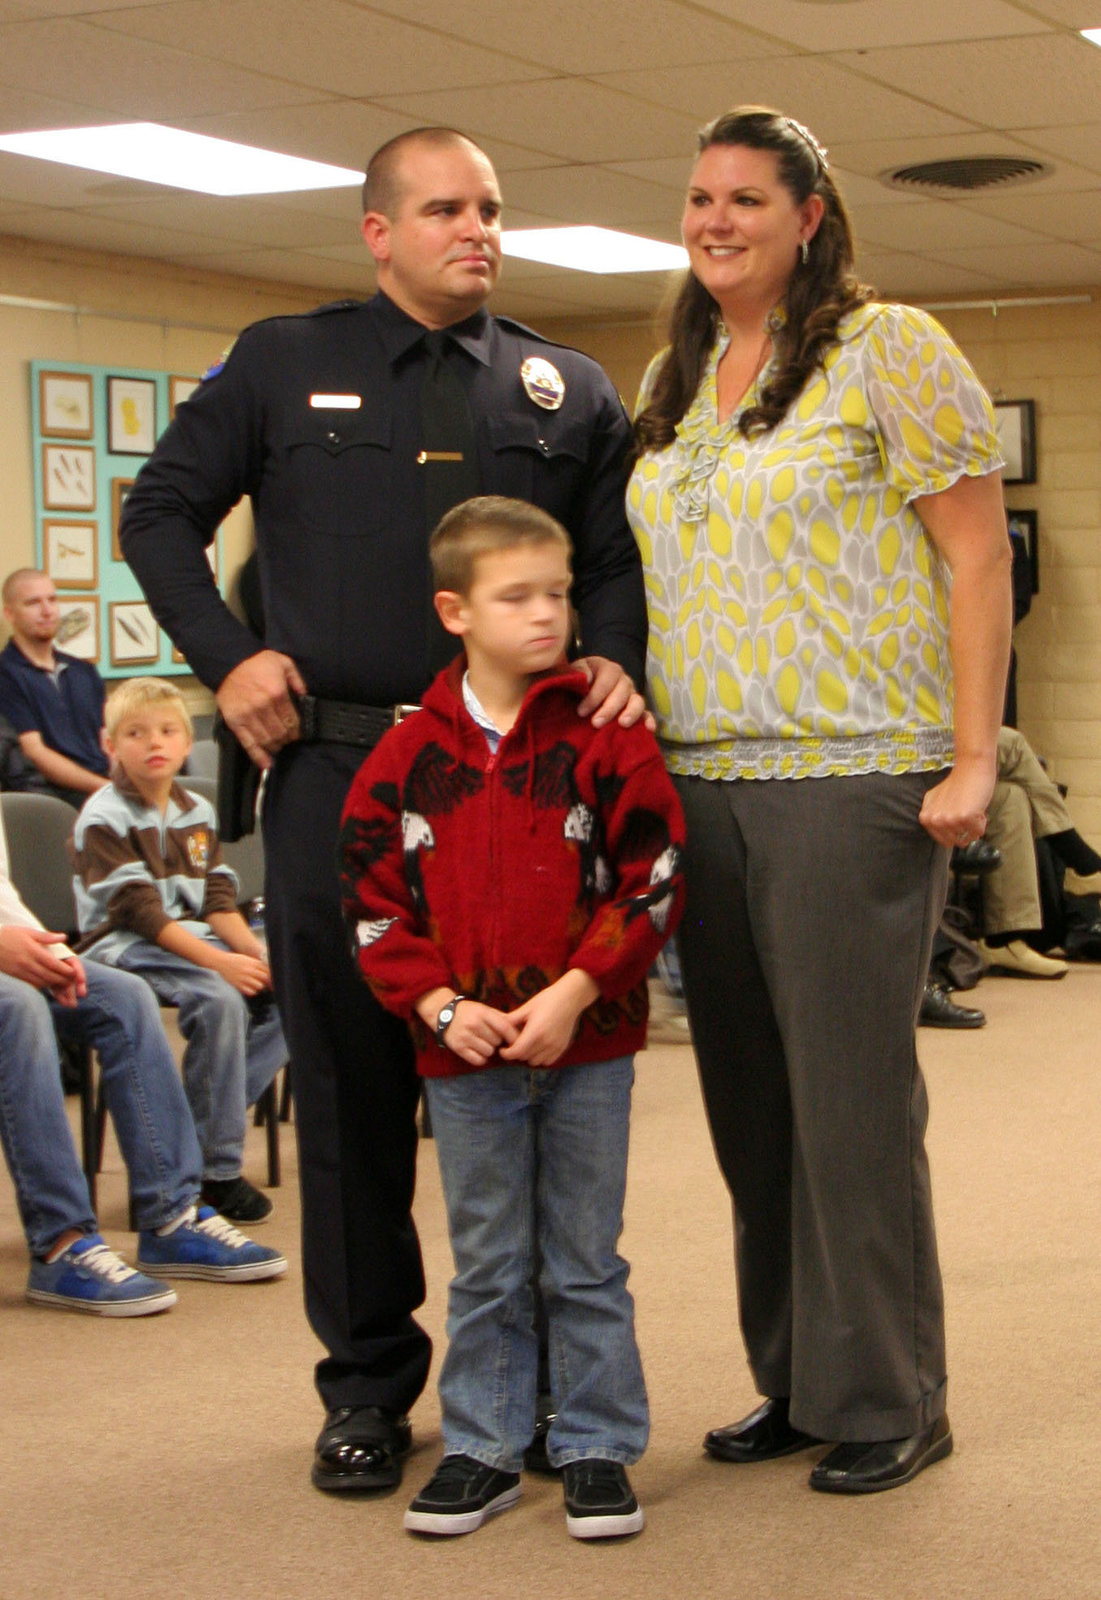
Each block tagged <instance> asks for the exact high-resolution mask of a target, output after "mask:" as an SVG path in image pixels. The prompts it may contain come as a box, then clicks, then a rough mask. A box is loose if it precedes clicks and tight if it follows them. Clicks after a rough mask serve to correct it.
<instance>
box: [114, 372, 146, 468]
mask: <svg viewBox="0 0 1101 1600" xmlns="http://www.w3.org/2000/svg"><path fill="white" fill-rule="evenodd" d="M156 442H157V385H156V384H155V383H154V381H153V379H152V378H108V379H107V449H108V450H109V451H110V453H111V455H113V456H147V455H148V454H149V452H150V451H151V450H152V448H153V446H154V445H155V444H156Z"/></svg>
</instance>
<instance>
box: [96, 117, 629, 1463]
mask: <svg viewBox="0 0 1101 1600" xmlns="http://www.w3.org/2000/svg"><path fill="white" fill-rule="evenodd" d="M364 210H365V216H364V219H363V234H364V238H365V240H366V243H367V246H368V248H369V249H370V252H371V254H372V256H373V257H374V259H375V262H376V263H377V267H378V285H379V291H380V292H379V293H378V294H377V295H375V296H374V297H373V298H372V299H371V300H369V301H367V302H366V303H359V302H342V303H340V304H337V305H330V306H322V307H321V308H320V309H319V310H317V311H314V312H311V313H309V314H308V315H305V316H289V317H276V318H272V319H270V320H268V321H265V322H262V323H258V324H256V325H254V326H253V327H251V328H248V329H246V331H245V332H244V333H243V334H242V335H241V337H240V339H239V340H238V341H237V343H236V345H235V346H234V347H233V349H232V351H231V353H230V354H229V356H228V358H227V359H226V360H225V362H224V363H223V364H222V365H220V366H218V367H216V368H214V369H213V370H212V372H210V373H209V374H208V375H207V377H206V379H205V381H204V382H203V383H202V384H201V385H200V387H199V389H198V390H197V391H196V393H195V394H194V396H193V397H192V398H191V399H190V400H189V401H188V402H186V403H185V404H184V405H183V406H181V407H180V408H179V410H178V412H177V414H176V418H175V420H174V422H173V423H172V425H171V426H170V427H169V429H168V430H167V432H166V433H165V435H164V437H163V438H162V440H161V441H160V443H159V444H158V446H157V448H156V450H155V451H154V453H153V455H152V457H151V458H150V459H149V461H148V462H147V463H146V464H145V466H144V467H143V469H142V471H141V473H140V474H139V477H138V480H137V483H136V484H135V486H134V488H133V489H132V491H131V493H130V496H129V498H128V500H127V503H126V508H125V512H124V516H123V520H122V526H121V529H120V539H121V543H122V548H123V551H124V553H125V555H126V559H127V560H128V561H129V563H130V564H131V566H132V567H133V569H134V571H135V573H136V574H137V576H138V579H139V581H140V582H141V585H142V588H143V589H144V591H145V593H146V595H147V597H148V599H149V601H150V604H151V605H152V607H153V610H154V611H155V613H156V615H157V617H158V619H159V621H160V622H161V624H162V625H163V626H164V628H165V629H166V630H167V632H168V633H169V635H170V636H171V637H172V639H173V640H174V641H175V642H176V644H177V645H178V646H179V648H180V649H181V650H182V651H183V653H184V654H185V656H186V657H187V660H188V661H189V663H190V665H191V666H192V668H193V669H194V671H195V672H196V673H197V675H198V676H199V677H200V678H201V679H202V681H203V682H204V683H206V684H208V685H209V686H210V687H211V688H212V689H213V690H214V691H215V694H216V698H217V702H218V706H219V709H220V710H221V712H222V714H223V716H224V717H225V719H226V721H227V723H228V724H229V726H230V727H231V728H232V729H233V731H234V732H235V733H236V735H237V737H238V739H239V740H240V741H241V744H242V745H243V746H244V748H245V750H246V751H247V753H248V755H249V756H250V757H251V758H252V760H253V761H254V762H255V763H256V764H257V765H258V766H259V767H261V768H267V767H271V769H272V770H271V774H270V779H269V785H268V792H267V796H266V799H265V805H264V819H263V825H264V839H265V851H266V859H267V863H268V884H267V919H268V937H269V941H270V946H271V953H272V967H273V971H274V973H275V975H276V987H277V992H278V995H279V1001H280V1005H281V1007H282V1010H283V1016H284V1022H285V1025H286V1031H287V1035H288V1040H289V1043H290V1047H291V1058H292V1060H293V1062H294V1084H295V1098H296V1104H297V1129H298V1140H299V1154H300V1175H301V1184H302V1213H303V1267H304V1277H305V1291H306V1307H307V1313H308V1315H309V1318H310V1322H311V1324H312V1326H313V1329H314V1331H315V1333H316V1334H317V1336H318V1338H319V1339H320V1340H321V1342H322V1343H323V1344H324V1346H325V1347H326V1349H327V1351H328V1354H327V1355H326V1356H325V1358H324V1359H323V1360H322V1361H321V1362H320V1363H319V1364H318V1368H317V1386H318V1390H319V1392H320V1394H321V1397H322V1400H323V1402H324V1404H325V1406H326V1408H327V1412H328V1415H327V1419H326V1423H325V1427H324V1428H323V1429H322V1432H321V1435H320V1437H319V1439H318V1442H317V1451H316V1455H315V1458H314V1464H313V1481H314V1483H315V1484H317V1485H318V1487H320V1488H324V1489H377V1488H385V1487H389V1486H392V1485H394V1484H396V1483H398V1482H399V1481H400V1476H401V1464H402V1458H403V1456H404V1455H405V1454H406V1453H407V1451H408V1449H409V1445H410V1437H411V1436H410V1428H409V1421H408V1417H407V1415H406V1413H407V1411H408V1409H409V1407H410V1406H411V1405H412V1403H413V1402H414V1401H415V1400H416V1398H417V1396H418V1395H419V1394H420V1392H421V1390H422V1389H423V1387H424V1383H425V1380H426V1377H427V1374H428V1366H429V1357H430V1354H431V1347H430V1343H429V1340H428V1337H427V1335H426V1334H425V1333H424V1331H423V1329H422V1328H421V1327H420V1326H419V1325H418V1323H417V1322H416V1320H415V1318H414V1315H413V1313H414V1312H415V1311H416V1309H417V1307H418V1306H420V1305H421V1303H422V1302H423V1299H424V1279H423V1272H422V1267H421V1260H420V1251H419V1246H418V1241H417V1236H416V1232H415V1229H414V1226H413V1222H412V1218H411V1215H410V1207H411V1203H412V1198H413V1181H414V1167H415V1154H416V1126H415V1120H414V1118H415V1109H416V1103H417V1096H418V1084H417V1079H416V1077H415V1075H414V1071H413V1067H412V1051H411V1046H410V1041H409V1038H408V1035H407V1032H406V1029H405V1025H404V1024H403V1023H401V1022H399V1021H398V1020H397V1019H396V1018H394V1017H392V1016H390V1015H389V1014H388V1013H386V1012H385V1011H383V1010H382V1009H381V1008H380V1007H379V1006H378V1005H377V1004H376V1002H375V1001H374V999H373V998H372V996H371V995H370V993H369V991H368V990H367V988H366V986H365V985H363V984H362V983H361V981H360V980H359V978H358V977H357V975H356V973H355V971H354V968H353V965H352V962H351V959H350V956H349V952H348V947H347V943H346V938H345V933H344V929H343V925H342V920H341V914H340V901H339V884H338V879H337V869H336V865H335V855H336V845H337V838H338V832H339V819H340V812H341V807H342V803H343V800H344V795H345V793H346V790H347V788H348V786H349V784H350V782H351V779H352V777H353V776H354V774H355V772H356V770H357V768H358V766H359V765H360V763H361V761H362V760H363V758H364V755H365V753H366V750H367V749H368V748H369V747H370V746H371V744H373V743H374V742H375V741H376V740H377V739H378V738H379V737H380V736H381V733H382V731H383V730H384V728H385V727H386V726H387V725H388V724H389V723H390V722H391V721H392V720H393V715H394V711H393V708H394V707H396V706H401V705H402V704H405V703H415V702H416V701H417V700H418V699H419V697H420V695H421V692H422V691H423V689H424V688H425V686H426V684H427V683H428V681H429V677H430V675H431V673H432V672H433V671H434V669H435V667H436V666H437V665H439V664H440V663H441V662H442V661H443V660H446V659H447V656H446V653H445V654H444V655H442V656H441V654H440V650H441V645H442V641H441V639H440V637H439V635H437V634H436V633H435V631H434V630H435V627H436V624H435V620H434V611H433V608H432V605H431V584H430V580H429V568H428V558H427V536H428V533H429V531H430V527H429V523H430V522H431V521H434V520H435V518H436V517H437V516H438V515H439V514H440V511H441V510H442V509H443V502H444V501H446V500H447V499H448V498H449V497H450V496H453V497H454V498H460V499H461V498H465V496H466V495H467V494H469V493H474V492H482V493H493V494H503V495H512V496H515V497H517V498H520V499H526V500H530V501H533V502H535V503H536V504H537V505H540V506H542V507H544V508H545V509H546V510H547V511H549V512H551V513H552V514H553V515H554V516H556V517H557V518H558V519H559V520H560V521H561V522H563V523H564V524H565V526H566V527H567V528H568V529H569V531H570V534H571V536H572V538H573V540H574V544H575V561H574V571H575V585H574V602H575V605H576V608H577V611H578V614H579V621H580V637H581V642H582V650H583V651H584V657H583V659H584V660H585V661H587V663H588V670H589V671H590V674H591V677H592V685H591V688H590V692H589V694H588V696H587V697H586V699H585V700H584V701H583V702H582V705H581V707H580V709H581V712H582V714H585V715H592V716H593V717H594V721H597V720H599V721H607V720H610V719H611V718H612V717H616V716H620V717H621V718H622V719H623V720H624V721H633V720H635V719H636V718H637V717H638V716H639V715H641V714H642V709H643V707H642V702H641V699H640V698H639V696H638V694H637V693H636V692H635V690H634V685H633V683H632V679H633V680H635V681H639V680H640V678H641V673H642V668H643V661H644V651H645V636H646V620H645V602H644V596H643V589H642V578H641V571H640V566H639V561H638V556H637V553H636V550H635V546H634V542H633V540H632V538H631V535H630V532H629V530H628V528H627V524H626V520H625V517H624V511H623V497H624V488H625V482H626V458H627V452H628V447H629V441H630V431H629V424H628V421H627V418H626V416H625V414H624V411H623V407H622V405H621V404H620V402H619V399H618V397H617V396H616V394H615V391H614V390H613V388H612V387H611V385H610V384H609V382H608V380H607V378H606V377H605V376H604V374H603V373H602V372H601V370H600V368H599V367H598V366H596V365H595V363H593V362H592V361H590V360H588V359H587V358H586V357H584V356H582V355H580V354H578V353H577V352H576V351H572V350H568V349H565V348H562V347H560V346H557V345H552V344H549V343H548V342H547V341H546V340H544V339H542V338H540V337H539V336H538V335H536V334H533V333H532V332H530V331H529V330H528V329H526V328H524V327H523V326H521V325H520V324H518V323H514V322H510V321H509V320H507V319H505V318H494V317H491V316H489V315H488V314H487V313H486V311H485V310H484V304H485V301H486V299H487V297H488V296H489V293H490V291H491V290H492V288H493V286H494V283H495V282H496V279H497V275H498V272H499V269H500V211H501V199H500V193H499V190H498V187H497V180H496V177H495V175H494V172H493V168H492V166H491V165H490V162H489V160H488V159H487V157H486V156H485V155H484V153H483V152H482V151H481V150H479V149H478V147H477V146H476V145H474V144H473V143H471V142H470V141H469V140H468V139H466V138H465V137H464V136H463V135H461V134H459V133H457V132H455V131H454V130H451V129H441V128H428V129H418V130H415V131H414V132H412V133H408V134H403V135H401V136H399V138H397V139H395V140H392V141H391V142H390V143H389V144H387V145H384V146H383V147H382V149H381V150H379V151H377V152H376V154H375V155H374V156H373V157H372V160H371V162H370V164H369V166H368V169H367V181H366V184H365V186H364ZM438 330H446V333H445V334H444V335H442V338H441V339H437V340H436V341H435V343H436V344H441V343H442V350H441V349H433V342H434V341H433V339H432V334H433V333H434V332H436V331H438ZM441 385H442V387H441ZM448 386H450V387H448ZM441 395H442V396H443V401H444V403H443V409H444V411H445V412H447V413H448V415H449V416H451V417H452V419H453V423H454V438H452V439H447V438H445V439H443V440H442V444H443V445H444V446H445V448H439V446H440V444H441V440H440V438H439V437H438V429H439V413H440V410H441ZM430 435H431V437H430ZM429 446H431V448H429ZM448 446H450V447H448ZM246 494H247V495H249V496H250V497H251V500H252V507H253V514H254V520H255V525H256V540H257V549H258V557H259V566H260V577H261V585H262V592H263V602H264V617H265V636H264V640H263V641H261V640H259V639H258V638H257V637H256V636H255V634H253V633H252V632H250V631H249V630H248V629H247V628H246V627H245V626H244V625H243V624H242V623H240V622H238V621H237V620H236V618H235V617H234V616H233V615H232V614H231V612H230V611H229V610H228V609H227V607H226V606H225V605H224V603H223V602H222V600H221V598H220V597H219V595H218V592H217V589H216V588H215V586H214V583H213V580H212V577H211V573H210V568H209V566H208V564H207V561H206V558H205V553H204V551H205V547H206V546H207V545H209V543H210V542H211V540H212V538H213V537H214V534H215V531H216V529H217V527H218V524H219V522H220V521H221V520H222V518H223V517H224V516H225V514H226V512H227V511H228V510H229V509H230V507H231V506H233V505H234V504H235V503H236V502H237V501H238V500H239V499H240V498H241V497H242V496H243V495H246Z"/></svg>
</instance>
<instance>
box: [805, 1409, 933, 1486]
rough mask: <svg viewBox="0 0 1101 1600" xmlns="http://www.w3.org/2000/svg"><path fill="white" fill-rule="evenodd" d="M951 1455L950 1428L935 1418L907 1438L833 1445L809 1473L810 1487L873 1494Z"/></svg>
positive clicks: (904, 1481)
mask: <svg viewBox="0 0 1101 1600" xmlns="http://www.w3.org/2000/svg"><path fill="white" fill-rule="evenodd" d="M951 1454H952V1429H951V1428H950V1427H949V1425H948V1418H947V1417H938V1418H937V1420H936V1421H935V1422H932V1423H930V1424H929V1426H928V1427H927V1428H923V1429H922V1430H921V1432H920V1433H912V1434H910V1436H909V1438H907V1439H881V1440H880V1441H879V1442H878V1443H875V1444H838V1445H834V1447H833V1449H832V1450H830V1451H829V1452H828V1453H827V1454H826V1455H824V1456H823V1457H822V1459H821V1461H820V1462H819V1463H818V1465H817V1466H816V1467H815V1468H814V1470H813V1471H812V1472H811V1475H810V1486H811V1488H812V1489H822V1490H824V1492H825V1493H826V1494H875V1493H877V1491H878V1490H880V1489H897V1488H899V1487H900V1485H902V1484H904V1483H909V1481H910V1479H911V1478H916V1477H917V1475H918V1473H919V1472H921V1471H923V1470H924V1468H925V1467H931V1466H932V1465H933V1462H934V1461H942V1460H943V1459H944V1457H945V1456H948V1455H951Z"/></svg>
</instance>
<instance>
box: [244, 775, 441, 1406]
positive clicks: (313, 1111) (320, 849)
mask: <svg viewBox="0 0 1101 1600" xmlns="http://www.w3.org/2000/svg"><path fill="white" fill-rule="evenodd" d="M365 753H366V752H365V751H363V750H358V749H355V748H352V747H349V746H346V745H333V744H293V745H291V746H289V747H288V748H287V749H285V750H283V751H282V752H281V753H280V755H279V757H278V758H277V761H276V765H275V769H274V771H273V772H272V774H271V776H270V779H269V785H268V790H267V794H266V796H265V800H264V848H265V856H266V862H267V885H266V897H267V908H266V909H267V916H266V922H267V933H268V941H269V946H270V951H271V964H272V974H273V979H274V982H275V991H276V995H277V997H278V1000H279V1007H280V1011H281V1013H282V1017H283V1026H284V1029H285V1031H286V1035H287V1042H288V1044H289V1046H290V1053H291V1061H292V1062H293V1069H294V1094H295V1116H296V1126H297V1133H298V1150H299V1165H300V1180H301V1189H302V1258H303V1265H304V1272H305V1280H306V1281H305V1285H304V1287H305V1298H306V1314H307V1316H308V1318H309V1321H310V1325H311V1327H312V1328H313V1330H314V1332H315V1333H316V1335H317V1337H318V1338H319V1339H320V1340H321V1342H322V1344H323V1345H324V1346H325V1347H326V1349H327V1350H328V1351H329V1354H328V1356H327V1357H325V1358H324V1359H323V1360H322V1361H320V1362H319V1363H318V1366H317V1375H316V1378H317V1387H318V1391H319V1393H320V1395H321V1398H322V1401H323V1402H324V1404H325V1405H326V1407H328V1408H330V1409H331V1408H332V1407H334V1406H361V1405H377V1406H385V1407H387V1408H389V1409H390V1410H392V1411H395V1412H403V1411H406V1410H408V1408H409V1407H410V1406H411V1405H412V1404H413V1402H414V1401H415V1400H416V1399H417V1397H418V1395H419V1394H420V1393H421V1391H422V1390H423V1388H424V1385H425V1382H426V1381H427V1378H428V1368H429V1362H430V1359H431V1354H432V1345H431V1341H430V1340H429V1338H428V1335H427V1334H426V1333H425V1332H424V1330H423V1329H422V1328H421V1327H420V1326H419V1324H418V1323H417V1321H416V1320H415V1318H414V1315H413V1313H414V1312H415V1311H416V1309H417V1307H418V1306H420V1305H421V1304H422V1303H423V1301H424V1272H423V1269H422V1266H421V1257H420V1247H419V1244H418V1240H417V1233H416V1228H415V1227H414V1224H413V1220H412V1217H411V1215H410V1208H411V1206H412V1201H413V1188H414V1182H415V1174H416V1150H417V1129H416V1109H417V1101H418V1096H419V1089H420V1085H419V1080H418V1078H417V1075H416V1071H415V1068H414V1058H413V1048H412V1042H411V1039H410V1036H409V1030H408V1028H407V1026H406V1024H405V1023H404V1022H403V1021H401V1020H400V1019H399V1018H397V1017H395V1016H391V1015H390V1014H389V1013H388V1012H387V1011H384V1010H383V1008H382V1007H381V1006H380V1005H379V1004H378V1002H377V1001H376V1000H375V998H374V996H373V995H372V994H371V992H370V990H369V989H368V988H367V985H366V984H365V983H364V982H363V980H362V979H361V978H360V976H359V974H358V973H357V971H356V968H355V965H354V963H353V961H352V957H351V953H350V949H349V944H348V939H347V936H346V934H345V931H344V923H343V918H342V915H341V909H340V882H339V867H338V862H337V846H338V840H339V835H340V814H341V810H342V808H343V804H344V798H345V796H346V794H347V792H348V788H349V786H350V784H351V781H352V779H353V777H354V776H355V774H356V771H357V770H358V768H359V766H360V764H361V762H362V760H363V757H364V755H365Z"/></svg>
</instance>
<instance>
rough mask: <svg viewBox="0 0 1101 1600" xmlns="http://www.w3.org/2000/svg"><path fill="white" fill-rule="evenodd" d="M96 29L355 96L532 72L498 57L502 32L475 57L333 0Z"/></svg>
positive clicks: (207, 6)
mask: <svg viewBox="0 0 1101 1600" xmlns="http://www.w3.org/2000/svg"><path fill="white" fill-rule="evenodd" d="M438 9H439V8H437V10H438ZM100 24H101V26H102V27H104V28H106V29H111V30H115V29H117V30H118V31H119V32H121V33H125V34H127V35H128V36H130V37H135V38H142V39H148V40H154V41H156V42H158V43H160V44H162V45H174V46H176V45H178V44H179V41H180V40H181V39H186V40H187V41H188V49H189V50H190V51H191V52H193V53H194V55H195V56H196V57H198V58H200V59H203V60H210V61H217V62H232V63H236V65H237V66H239V67H246V68H248V69H249V70H250V71H253V72H261V73H268V74H270V75H271V76H272V77H275V78H282V79H285V80H286V81H288V82H292V83H299V84H310V85H312V86H313V87H315V88H321V89H325V90H327V91H328V92H329V93H332V94H342V95H349V96H352V97H355V98H358V99H371V98H372V97H373V96H375V95H378V94H403V93H406V92H412V91H414V90H428V89H446V88H454V87H456V86H458V85H463V84H484V83H501V82H514V81H517V80H520V79H524V78H529V77H535V76H537V75H539V71H540V69H537V68H535V67H533V66H530V65H525V64H524V63H523V62H522V61H520V60H518V59H516V58H514V57H511V56H508V55H505V54H502V53H501V51H500V49H499V45H500V41H501V40H503V39H508V38H509V34H508V31H507V30H504V31H503V32H502V33H501V34H500V36H499V38H498V41H497V44H498V49H495V50H483V49H479V48H477V47H475V46H471V45H468V44H464V43H463V42H461V41H460V40H458V39H455V38H454V37H449V36H448V35H447V34H446V33H445V32H441V31H439V29H438V28H436V27H434V28H431V29H429V28H420V27H410V26H409V25H408V24H407V23H404V22H400V21H397V20H395V19H394V18H393V17H386V16H380V15H379V14H378V13H376V12H372V11H365V10H363V9H362V8H360V7H359V6H354V5H348V4H344V3H342V0H310V3H309V4H308V5H303V4H301V0H175V3H170V4H166V5H154V6H140V7H138V8H136V9H134V10H130V11H120V12H115V13H113V14H111V15H109V16H105V17H103V18H101V19H100Z"/></svg>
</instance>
